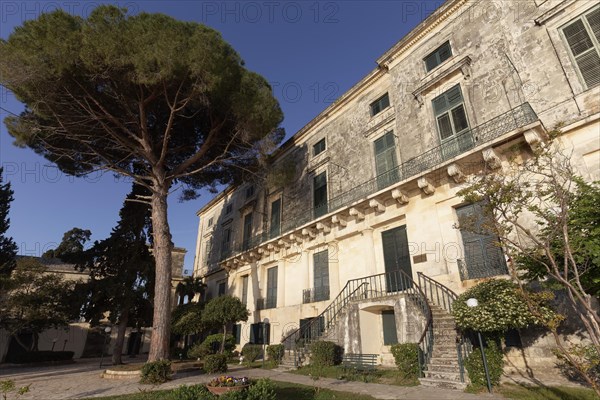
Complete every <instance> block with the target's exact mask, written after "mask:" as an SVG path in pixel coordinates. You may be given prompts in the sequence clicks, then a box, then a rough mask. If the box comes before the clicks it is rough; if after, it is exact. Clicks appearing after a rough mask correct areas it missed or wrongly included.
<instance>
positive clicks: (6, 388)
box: [0, 379, 30, 400]
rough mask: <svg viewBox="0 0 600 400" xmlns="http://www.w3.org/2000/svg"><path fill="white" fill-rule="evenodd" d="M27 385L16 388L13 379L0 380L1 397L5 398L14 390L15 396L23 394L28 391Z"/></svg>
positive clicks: (5, 399) (4, 399)
mask: <svg viewBox="0 0 600 400" xmlns="http://www.w3.org/2000/svg"><path fill="white" fill-rule="evenodd" d="M29 386H30V385H27V386H21V387H20V388H17V385H16V384H15V381H13V380H12V379H7V380H5V381H0V393H2V399H3V400H7V399H8V394H9V393H12V392H15V398H17V397H21V396H23V395H24V394H25V393H28V392H29Z"/></svg>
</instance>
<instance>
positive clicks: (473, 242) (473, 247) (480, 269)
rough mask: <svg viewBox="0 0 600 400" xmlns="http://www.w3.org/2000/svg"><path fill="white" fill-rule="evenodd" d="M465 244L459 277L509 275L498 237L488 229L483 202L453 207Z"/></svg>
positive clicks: (488, 217) (464, 278) (488, 221)
mask: <svg viewBox="0 0 600 400" xmlns="http://www.w3.org/2000/svg"><path fill="white" fill-rule="evenodd" d="M456 214H457V216H458V225H459V229H460V235H461V237H462V241H463V247H464V251H465V253H464V260H462V261H461V263H460V264H461V265H459V266H460V268H459V269H460V276H461V279H462V280H466V279H479V278H487V277H490V276H496V275H504V274H508V269H507V267H506V260H505V258H504V254H503V253H502V249H501V248H500V246H499V243H498V236H496V234H494V233H493V232H491V231H490V230H489V228H488V227H489V226H490V225H491V221H490V218H493V217H491V216H489V215H488V214H487V213H486V211H485V208H484V207H483V203H475V204H468V205H466V206H462V207H460V208H457V209H456Z"/></svg>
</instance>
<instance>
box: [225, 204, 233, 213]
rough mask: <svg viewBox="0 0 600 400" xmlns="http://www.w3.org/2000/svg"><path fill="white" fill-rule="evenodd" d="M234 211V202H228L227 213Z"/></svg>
mask: <svg viewBox="0 0 600 400" xmlns="http://www.w3.org/2000/svg"><path fill="white" fill-rule="evenodd" d="M232 211H233V204H227V207H225V215H227V214H231V212H232Z"/></svg>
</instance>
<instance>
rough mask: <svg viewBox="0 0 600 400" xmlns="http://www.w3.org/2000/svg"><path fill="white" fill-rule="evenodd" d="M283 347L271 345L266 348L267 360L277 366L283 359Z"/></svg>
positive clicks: (281, 345)
mask: <svg viewBox="0 0 600 400" xmlns="http://www.w3.org/2000/svg"><path fill="white" fill-rule="evenodd" d="M284 351H285V347H284V346H283V344H272V345H270V346H267V354H268V355H269V360H273V361H275V363H277V364H279V363H280V362H281V360H282V359H283V355H284Z"/></svg>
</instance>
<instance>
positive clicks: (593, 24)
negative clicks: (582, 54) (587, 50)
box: [585, 8, 600, 43]
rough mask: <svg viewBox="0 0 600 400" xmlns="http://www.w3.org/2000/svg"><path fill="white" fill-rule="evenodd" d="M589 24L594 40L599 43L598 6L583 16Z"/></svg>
mask: <svg viewBox="0 0 600 400" xmlns="http://www.w3.org/2000/svg"><path fill="white" fill-rule="evenodd" d="M585 18H586V19H587V21H588V24H590V28H592V33H593V34H594V36H595V37H596V40H597V41H598V42H599V43H600V8H598V9H596V10H594V11H592V12H591V13H589V14H588V15H586V16H585Z"/></svg>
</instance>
